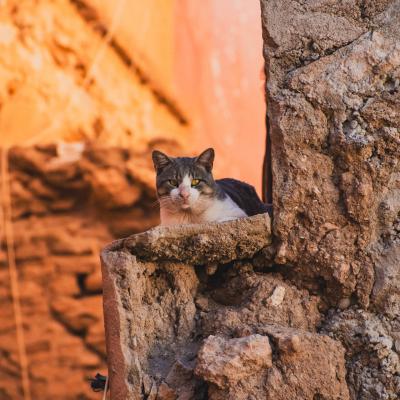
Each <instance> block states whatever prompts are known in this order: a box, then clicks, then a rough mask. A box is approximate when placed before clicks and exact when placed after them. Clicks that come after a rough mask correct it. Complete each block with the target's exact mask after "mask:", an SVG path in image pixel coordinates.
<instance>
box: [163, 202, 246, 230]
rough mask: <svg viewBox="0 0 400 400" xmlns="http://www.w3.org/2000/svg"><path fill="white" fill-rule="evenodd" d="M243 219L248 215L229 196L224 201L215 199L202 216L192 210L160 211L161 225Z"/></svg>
mask: <svg viewBox="0 0 400 400" xmlns="http://www.w3.org/2000/svg"><path fill="white" fill-rule="evenodd" d="M243 217H247V214H246V213H245V212H244V211H243V210H242V209H241V208H239V207H238V205H237V204H236V203H235V202H234V201H233V200H232V199H231V198H230V197H229V196H226V197H225V198H224V199H223V200H219V199H213V200H212V202H211V203H210V204H209V207H207V208H206V209H205V211H203V212H202V213H200V214H196V213H194V212H192V211H191V210H182V211H180V212H171V211H170V210H167V209H163V208H161V210H160V218H161V225H178V224H193V223H202V222H223V221H229V220H232V219H237V218H243Z"/></svg>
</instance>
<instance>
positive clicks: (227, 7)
mask: <svg viewBox="0 0 400 400" xmlns="http://www.w3.org/2000/svg"><path fill="white" fill-rule="evenodd" d="M174 15H175V17H174V23H173V29H174V52H175V54H174V56H173V57H172V59H173V60H174V64H175V65H174V68H173V71H174V76H173V83H174V84H173V87H174V88H175V91H176V93H177V96H176V97H177V98H178V99H179V102H180V103H183V105H184V108H185V109H186V110H189V118H190V122H191V123H192V124H193V131H194V139H193V143H192V145H193V147H194V148H195V149H196V150H201V149H203V148H206V147H209V146H213V147H214V148H215V149H216V153H217V158H216V174H217V175H218V176H219V177H223V176H224V177H225V176H230V177H235V178H238V179H242V180H245V181H247V182H249V183H251V184H253V185H254V186H256V188H257V189H258V191H259V192H260V188H261V174H262V161H263V155H264V151H265V114H266V106H265V101H264V94H263V93H264V88H263V85H264V77H263V65H264V61H263V57H262V33H261V15H260V5H259V3H258V1H249V0H218V1H216V0H203V1H198V0H176V2H175V7H174Z"/></svg>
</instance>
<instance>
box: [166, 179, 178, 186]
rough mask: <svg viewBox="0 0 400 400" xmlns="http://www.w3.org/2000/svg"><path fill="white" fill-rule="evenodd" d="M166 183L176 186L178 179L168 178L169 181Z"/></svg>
mask: <svg viewBox="0 0 400 400" xmlns="http://www.w3.org/2000/svg"><path fill="white" fill-rule="evenodd" d="M168 183H169V184H170V185H171V186H175V187H176V186H178V181H177V180H176V179H170V180H169V181H168Z"/></svg>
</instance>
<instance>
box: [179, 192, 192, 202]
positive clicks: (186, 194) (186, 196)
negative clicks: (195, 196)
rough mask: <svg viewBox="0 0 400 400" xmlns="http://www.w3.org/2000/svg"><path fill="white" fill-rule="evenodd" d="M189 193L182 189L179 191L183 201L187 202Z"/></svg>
mask: <svg viewBox="0 0 400 400" xmlns="http://www.w3.org/2000/svg"><path fill="white" fill-rule="evenodd" d="M189 195H190V193H189V191H188V190H187V189H181V190H179V196H181V197H182V199H184V200H187V199H188V198H189Z"/></svg>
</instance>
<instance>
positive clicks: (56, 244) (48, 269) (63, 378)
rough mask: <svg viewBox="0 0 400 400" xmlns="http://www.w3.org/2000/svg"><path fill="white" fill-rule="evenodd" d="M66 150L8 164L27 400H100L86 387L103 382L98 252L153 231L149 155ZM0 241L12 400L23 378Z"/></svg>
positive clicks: (1, 364) (1, 348)
mask: <svg viewBox="0 0 400 400" xmlns="http://www.w3.org/2000/svg"><path fill="white" fill-rule="evenodd" d="M65 146H66V145H65V144H64V145H61V146H56V145H48V146H37V147H33V148H13V149H11V150H10V152H9V155H8V164H9V170H10V172H9V180H8V182H9V183H10V187H11V200H12V204H11V205H12V211H13V218H12V219H13V221H12V223H13V225H12V226H13V232H14V239H15V252H16V263H17V268H18V272H19V285H20V292H21V306H22V315H23V321H24V328H25V329H24V332H25V340H26V350H27V357H28V369H29V378H30V384H31V390H32V398H33V399H43V400H46V399H49V400H50V399H52V400H53V399H74V400H75V399H78V398H79V399H99V397H101V395H100V394H99V393H93V392H92V391H91V389H90V388H89V383H88V381H87V379H88V378H89V377H92V376H94V375H95V374H96V372H102V373H103V374H105V373H106V363H105V360H106V352H105V343H104V342H105V339H104V323H103V312H102V281H101V272H100V263H99V251H100V249H101V248H102V247H103V246H104V245H105V244H106V243H108V242H110V241H111V240H113V239H114V238H117V237H121V236H126V235H129V234H131V233H134V232H140V231H143V230H146V229H149V228H150V227H151V226H153V225H156V224H158V221H159V220H158V207H157V205H156V203H155V200H156V199H155V193H154V190H153V187H152V181H153V170H152V168H153V167H152V165H151V157H150V149H148V150H146V151H145V152H135V151H133V150H126V149H121V148H108V147H107V148H104V147H99V146H89V145H88V146H86V148H85V149H81V150H83V152H82V153H80V152H79V151H78V150H79V149H76V148H75V150H74V147H71V148H68V147H67V148H65ZM166 150H169V149H168V147H167V148H166ZM150 182H151V184H150ZM150 185H151V186H150ZM3 200H4V199H3ZM1 205H4V204H1ZM3 226H4V225H3V220H2V221H1V222H0V227H1V228H2V227H3ZM3 232H4V231H3V229H1V230H0V233H1V237H0V302H1V307H0V355H1V357H0V398H1V399H4V400H6V399H12V400H17V399H22V398H23V397H22V392H21V375H20V373H21V371H20V360H19V358H18V351H17V343H16V330H15V315H14V309H13V305H12V298H11V289H10V276H9V270H8V259H7V253H6V244H5V242H6V238H5V236H4V235H3Z"/></svg>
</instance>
